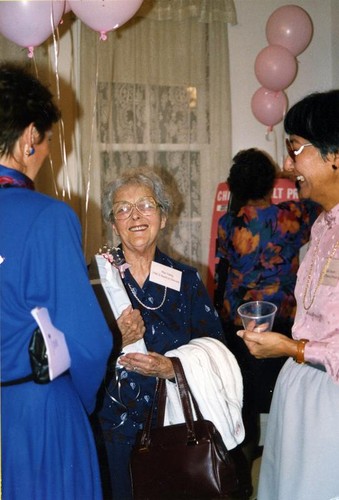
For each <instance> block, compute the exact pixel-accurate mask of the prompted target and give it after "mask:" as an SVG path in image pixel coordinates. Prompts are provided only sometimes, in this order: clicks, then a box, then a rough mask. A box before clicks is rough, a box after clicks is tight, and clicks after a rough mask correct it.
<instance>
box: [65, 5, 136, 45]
mask: <svg viewBox="0 0 339 500" xmlns="http://www.w3.org/2000/svg"><path fill="white" fill-rule="evenodd" d="M68 1H69V5H70V7H71V9H72V11H73V12H74V14H75V15H76V16H77V17H78V18H79V19H80V20H81V21H82V22H83V23H84V24H86V25H87V26H88V27H89V28H92V29H93V30H95V31H98V32H99V33H100V39H101V40H106V39H107V35H106V33H107V32H108V31H112V30H114V29H117V28H119V27H120V26H122V25H123V24H124V23H126V22H127V21H129V20H130V19H131V18H132V17H133V16H134V14H135V13H136V12H137V11H138V9H139V7H140V6H141V4H142V2H143V0H80V1H79V0H68Z"/></svg>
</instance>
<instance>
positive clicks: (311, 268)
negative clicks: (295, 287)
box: [303, 238, 339, 311]
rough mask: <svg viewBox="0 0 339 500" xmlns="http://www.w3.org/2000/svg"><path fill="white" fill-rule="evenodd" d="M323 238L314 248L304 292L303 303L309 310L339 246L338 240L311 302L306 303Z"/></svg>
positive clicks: (306, 309) (328, 258)
mask: <svg viewBox="0 0 339 500" xmlns="http://www.w3.org/2000/svg"><path fill="white" fill-rule="evenodd" d="M321 239H322V238H319V240H318V241H317V245H316V248H315V250H314V254H313V258H312V262H311V266H310V269H309V271H308V276H307V282H306V287H305V292H304V297H303V305H304V309H305V311H308V310H309V309H310V308H311V306H312V304H313V302H314V299H315V295H316V293H317V291H318V288H319V286H320V285H321V283H322V282H323V279H324V277H325V274H326V273H327V270H328V268H329V265H330V263H331V262H332V259H333V257H334V254H335V252H336V250H337V248H338V247H339V240H338V241H337V242H336V243H335V245H334V246H333V248H332V250H331V253H330V255H329V256H328V257H327V260H326V262H325V265H324V267H323V269H322V271H321V274H320V276H319V279H318V283H317V285H316V287H315V290H314V293H313V295H312V296H311V299H310V302H309V304H307V305H306V295H307V294H308V289H309V286H310V283H311V276H312V272H313V268H314V264H315V259H316V256H317V254H318V249H319V244H320V240H321Z"/></svg>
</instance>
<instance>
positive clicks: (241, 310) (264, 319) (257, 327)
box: [238, 300, 277, 332]
mask: <svg viewBox="0 0 339 500" xmlns="http://www.w3.org/2000/svg"><path fill="white" fill-rule="evenodd" d="M276 312H277V306H276V305H275V304H272V302H266V301H264V300H255V301H253V302H246V304H242V305H241V306H240V307H238V314H239V316H240V318H241V320H242V324H243V325H244V328H245V330H252V331H254V332H269V331H271V330H272V328H273V322H274V317H275V313H276Z"/></svg>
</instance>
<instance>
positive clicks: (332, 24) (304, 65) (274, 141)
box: [229, 0, 339, 165]
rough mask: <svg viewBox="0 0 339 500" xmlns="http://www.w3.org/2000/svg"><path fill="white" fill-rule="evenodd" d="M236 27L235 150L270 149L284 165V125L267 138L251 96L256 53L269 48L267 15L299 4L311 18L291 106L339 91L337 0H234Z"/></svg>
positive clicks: (233, 37) (233, 64) (254, 87)
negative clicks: (311, 95) (319, 93)
mask: <svg viewBox="0 0 339 500" xmlns="http://www.w3.org/2000/svg"><path fill="white" fill-rule="evenodd" d="M234 3H235V7H236V11H237V20H238V24H237V25H235V26H230V27H229V47H230V69H231V99H232V151H233V154H236V153H237V152H238V151H239V150H240V149H245V148H249V147H258V148H260V149H264V150H266V151H267V152H268V153H269V154H271V155H272V157H273V158H274V159H275V160H276V161H277V162H278V163H279V164H280V165H282V160H283V155H284V154H285V150H284V133H283V126H282V123H279V124H278V125H276V126H275V127H274V129H273V133H271V134H269V136H268V137H266V132H267V127H266V126H265V125H262V124H261V123H260V122H259V121H257V119H256V118H255V117H254V115H253V114H252V111H251V98H252V95H253V94H254V92H255V91H256V90H257V89H258V88H259V87H260V86H261V85H260V83H259V82H258V80H257V79H256V76H255V73H254V63H255V59H256V56H257V55H258V53H259V52H260V51H261V50H262V49H263V48H264V47H266V46H267V45H268V41H267V39H266V34H265V28H266V23H267V20H268V18H269V16H270V15H271V14H272V13H273V12H274V11H275V10H276V9H277V8H278V7H281V6H283V5H291V4H293V5H298V6H300V7H302V8H303V9H304V10H305V11H306V12H307V13H308V14H309V16H310V17H311V19H312V22H313V30H314V32H313V37H312V40H311V43H310V44H309V46H308V47H307V48H306V49H305V51H304V52H302V53H301V54H300V55H298V56H297V60H298V73H297V76H296V79H295V80H294V82H293V83H292V84H291V85H290V86H289V87H288V88H287V89H286V90H285V93H286V95H287V97H288V101H289V106H291V105H293V104H294V103H295V102H296V101H298V100H299V99H300V98H302V97H303V96H304V95H306V94H308V93H310V92H312V91H321V90H327V89H330V88H333V87H339V68H338V63H337V58H336V57H335V54H338V52H339V36H338V29H339V28H338V26H339V1H338V0H297V1H295V2H291V3H289V2H286V1H285V2H284V1H281V0H234Z"/></svg>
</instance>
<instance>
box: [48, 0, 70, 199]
mask: <svg viewBox="0 0 339 500" xmlns="http://www.w3.org/2000/svg"><path fill="white" fill-rule="evenodd" d="M51 26H52V35H53V49H54V64H55V71H54V74H55V84H56V93H57V99H58V103H59V108H61V92H60V77H59V69H58V68H59V42H60V37H59V29H58V27H55V26H54V17H53V5H51ZM58 137H59V147H60V155H61V161H62V197H63V198H65V196H66V195H65V193H66V191H67V194H68V199H69V200H70V199H71V187H70V180H69V171H68V161H67V154H66V146H65V126H64V121H63V119H62V117H61V118H60V120H59V122H58ZM50 163H51V171H52V174H53V183H54V187H55V190H56V195H57V196H58V194H59V193H58V190H57V184H56V181H55V176H54V168H53V162H52V160H51V159H50Z"/></svg>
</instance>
